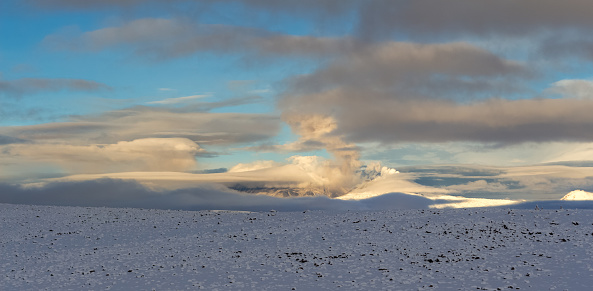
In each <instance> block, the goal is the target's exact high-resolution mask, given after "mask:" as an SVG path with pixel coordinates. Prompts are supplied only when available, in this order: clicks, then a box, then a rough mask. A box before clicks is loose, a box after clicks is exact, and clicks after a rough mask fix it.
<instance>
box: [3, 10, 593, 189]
mask: <svg viewBox="0 0 593 291" xmlns="http://www.w3.org/2000/svg"><path fill="white" fill-rule="evenodd" d="M469 2H471V5H470V3H469ZM478 3H479V4H476V1H474V0H450V1H433V0H418V1H406V0H394V1H384V0H370V1H362V0H347V1H339V0H318V1H313V0H311V1H288V0H276V1H272V0H257V1H247V0H206V1H195V0H174V1H153V0H122V1H113V0H89V1H74V0H26V1H16V0H8V1H3V2H2V4H1V5H2V6H1V7H0V19H1V23H0V38H1V40H2V41H1V42H0V159H2V160H3V163H2V164H0V173H2V174H3V176H4V178H3V179H2V180H3V181H8V180H10V181H28V182H33V181H40V180H43V179H45V178H47V177H58V176H72V175H80V174H109V173H125V172H134V173H142V172H146V173H149V172H176V173H196V172H200V171H204V170H209V169H218V168H225V169H233V167H235V166H237V164H242V165H243V166H245V165H251V166H252V169H253V170H257V169H261V167H263V166H262V165H267V166H272V165H274V166H280V165H286V164H289V165H290V164H294V163H296V164H299V163H300V164H299V165H301V166H302V165H303V164H302V163H303V161H304V159H300V158H297V159H294V158H291V157H293V156H302V157H318V158H319V159H320V160H317V158H311V159H309V160H308V161H314V162H315V163H321V164H323V163H325V164H323V165H326V166H331V167H333V168H331V169H326V170H327V171H326V172H328V173H333V174H336V173H339V175H338V176H340V177H342V176H348V175H350V174H354V173H355V172H357V171H358V170H357V169H358V168H359V167H360V166H363V165H365V164H369V163H377V162H379V163H382V164H383V165H385V166H388V167H395V168H401V167H408V166H419V165H425V166H431V165H443V164H464V165H472V166H498V167H516V166H526V165H537V164H542V163H574V162H581V161H589V160H593V147H592V146H590V145H591V142H592V141H593V135H592V134H591V132H590V128H592V126H593V115H592V114H591V113H590V112H591V111H592V110H593V98H591V96H592V94H593V80H592V78H593V72H592V71H591V62H593V37H591V36H590V33H589V32H590V31H591V29H592V28H593V20H591V17H589V15H588V14H587V13H585V12H584V11H591V9H592V8H593V4H592V3H590V1H583V0H567V1H562V3H559V2H555V1H545V2H541V1H538V0H524V1H521V2H520V3H519V2H517V1H496V0H481V1H478ZM473 4H476V5H473ZM321 160H323V161H324V162H323V163H322V162H319V161H321ZM319 165H320V164H316V166H315V167H317V166H319ZM303 167H304V169H310V168H307V167H308V166H303ZM315 167H314V168H315ZM243 168H244V167H243ZM248 168H249V167H248ZM315 169H317V168H315ZM333 174H332V175H333ZM342 178H343V177H342ZM342 178H339V179H337V180H336V181H344V180H340V179H342ZM323 179H325V180H328V181H329V180H332V178H330V177H324V178H323ZM323 179H322V180H323ZM336 183H337V182H336ZM563 191H564V188H563Z"/></svg>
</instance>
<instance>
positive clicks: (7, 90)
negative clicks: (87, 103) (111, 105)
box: [0, 78, 111, 97]
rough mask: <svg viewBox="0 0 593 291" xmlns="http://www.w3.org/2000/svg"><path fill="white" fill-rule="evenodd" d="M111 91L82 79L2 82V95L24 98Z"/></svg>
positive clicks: (105, 86)
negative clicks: (65, 93)
mask: <svg viewBox="0 0 593 291" xmlns="http://www.w3.org/2000/svg"><path fill="white" fill-rule="evenodd" d="M106 90H111V87H109V86H107V85H105V84H102V83H98V82H95V81H89V80H81V79H42V78H23V79H17V80H10V81H4V80H0V95H5V96H16V97H19V96H22V95H25V94H35V93H44V92H59V91H82V92H100V91H106Z"/></svg>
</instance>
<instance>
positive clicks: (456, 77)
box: [279, 42, 593, 145]
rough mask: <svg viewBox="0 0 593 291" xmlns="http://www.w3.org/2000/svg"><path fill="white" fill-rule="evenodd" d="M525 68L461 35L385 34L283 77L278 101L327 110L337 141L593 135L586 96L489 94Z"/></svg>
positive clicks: (304, 111) (506, 141)
mask: <svg viewBox="0 0 593 291" xmlns="http://www.w3.org/2000/svg"><path fill="white" fill-rule="evenodd" d="M532 76H533V75H532V73H531V72H530V70H529V69H528V68H526V67H525V66H524V65H523V64H521V63H518V62H515V61H511V60H506V59H504V58H500V57H498V56H496V55H494V54H492V53H490V52H488V51H486V50H484V49H481V48H477V47H475V46H473V45H470V44H467V43H445V44H413V43H393V42H389V43H384V44H381V45H377V46H373V47H369V48H368V49H366V50H361V51H357V52H356V53H352V54H350V55H348V56H345V57H343V58H338V59H335V60H333V61H332V62H329V63H328V64H327V65H325V66H322V67H321V68H319V69H317V70H316V71H315V72H313V73H311V74H308V75H303V76H299V77H296V78H290V79H289V80H287V83H288V84H290V86H288V89H287V90H286V91H285V92H284V93H283V97H282V99H281V100H280V102H279V107H280V109H281V110H283V112H284V114H285V115H290V114H292V113H298V114H300V115H303V116H306V115H311V116H313V115H321V116H329V117H331V118H333V120H334V121H335V124H336V125H335V126H336V128H335V129H334V131H333V132H332V135H334V136H341V137H342V138H344V139H345V141H346V142H357V143H358V142H378V143H382V144H397V143H410V142H420V143H425V142H429V143H443V142H479V143H494V144H499V145H510V144H516V143H523V142H551V141H591V140H593V136H591V135H590V134H589V131H588V128H589V127H590V126H591V125H593V119H592V118H591V116H590V114H589V113H588V112H587V109H586V108H590V106H593V103H591V100H588V99H582V100H579V99H541V98H534V99H526V98H525V97H523V98H517V99H516V100H513V99H510V100H509V99H502V98H496V97H494V96H497V93H500V92H507V93H509V92H512V93H513V92H514V93H519V92H522V89H520V87H521V85H519V84H518V82H521V81H525V80H527V79H529V78H531V77H532ZM509 84H511V85H509ZM513 84H517V86H518V87H515V88H513V87H514V86H515V85H513ZM573 85H574V84H573Z"/></svg>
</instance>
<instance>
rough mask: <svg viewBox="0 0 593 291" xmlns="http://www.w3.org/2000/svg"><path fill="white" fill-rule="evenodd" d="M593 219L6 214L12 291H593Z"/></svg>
mask: <svg viewBox="0 0 593 291" xmlns="http://www.w3.org/2000/svg"><path fill="white" fill-rule="evenodd" d="M592 221H593V211H589V210H539V211H536V210H507V209H471V210H469V209H448V210H397V211H393V210H390V211H375V212H370V211H306V212H230V211H199V212H198V211H196V212H192V211H167V210H147V209H129V208H118V209H115V208H83V207H54V206H29V205H9V204H0V230H1V233H2V236H0V249H1V251H0V266H2V270H3V273H2V274H1V276H0V290H44V289H50V290H66V289H73V290H82V289H94V290H97V289H112V290H150V289H152V288H154V289H157V290H181V289H206V290H217V289H219V290H229V289H233V290H241V289H242V290H262V289H263V290H292V289H293V288H294V289H296V290H334V289H345V290H364V289H366V290H443V289H446V290H472V289H473V290H476V289H478V290H516V289H521V290H544V289H545V290H550V289H552V290H553V289H557V290H565V289H567V290H588V289H589V288H590V286H592V285H593V261H592V260H591V257H592V256H593V236H592V235H593V226H592V225H591V222H592Z"/></svg>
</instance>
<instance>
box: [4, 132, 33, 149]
mask: <svg viewBox="0 0 593 291" xmlns="http://www.w3.org/2000/svg"><path fill="white" fill-rule="evenodd" d="M28 142H29V141H28V140H24V139H21V138H16V137H12V136H7V135H1V134H0V146H1V145H7V144H18V143H28Z"/></svg>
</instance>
